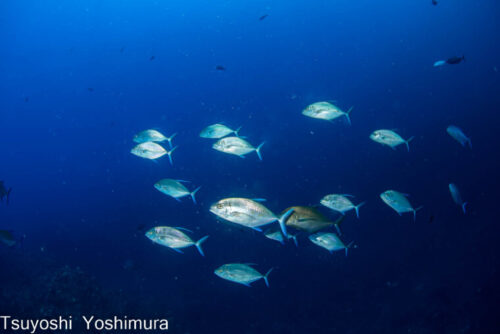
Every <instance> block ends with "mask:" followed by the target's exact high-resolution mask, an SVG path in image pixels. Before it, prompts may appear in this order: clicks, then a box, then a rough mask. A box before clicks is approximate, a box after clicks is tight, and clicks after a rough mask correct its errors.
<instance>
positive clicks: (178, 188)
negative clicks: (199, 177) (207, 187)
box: [155, 179, 201, 204]
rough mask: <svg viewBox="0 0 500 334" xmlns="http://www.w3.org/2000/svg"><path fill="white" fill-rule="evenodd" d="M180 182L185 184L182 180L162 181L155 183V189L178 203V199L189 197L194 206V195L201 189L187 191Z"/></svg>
mask: <svg viewBox="0 0 500 334" xmlns="http://www.w3.org/2000/svg"><path fill="white" fill-rule="evenodd" d="M181 182H187V181H183V180H173V179H163V180H160V181H158V182H156V183H155V188H156V189H157V190H159V191H160V192H162V193H164V194H165V195H168V196H171V197H173V198H175V199H176V200H178V201H179V198H181V197H184V196H191V199H192V200H193V202H194V204H196V198H195V197H194V195H195V194H196V192H198V190H200V188H201V187H198V188H196V189H195V190H193V191H189V190H188V189H187V188H186V187H185V186H184V185H183V184H182V183H181Z"/></svg>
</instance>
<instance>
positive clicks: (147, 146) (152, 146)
mask: <svg viewBox="0 0 500 334" xmlns="http://www.w3.org/2000/svg"><path fill="white" fill-rule="evenodd" d="M176 149H177V146H176V147H174V148H173V149H171V150H170V151H167V150H165V148H163V146H161V145H159V144H157V143H154V142H151V141H148V142H145V143H141V144H139V145H137V146H135V147H134V148H133V149H132V150H131V151H130V153H132V154H134V155H137V156H138V157H141V158H144V159H149V160H155V159H158V158H161V157H162V156H164V155H165V154H167V155H168V158H169V160H170V164H171V165H173V164H174V163H173V161H172V152H174V151H175V150H176Z"/></svg>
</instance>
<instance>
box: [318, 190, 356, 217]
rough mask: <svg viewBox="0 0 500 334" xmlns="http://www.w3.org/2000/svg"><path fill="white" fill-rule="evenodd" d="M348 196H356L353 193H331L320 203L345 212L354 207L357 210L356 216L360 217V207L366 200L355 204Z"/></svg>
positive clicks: (342, 212)
mask: <svg viewBox="0 0 500 334" xmlns="http://www.w3.org/2000/svg"><path fill="white" fill-rule="evenodd" d="M347 197H354V196H352V195H339V194H330V195H326V196H325V197H323V198H322V199H321V201H320V203H321V204H322V205H324V206H326V207H327V208H329V209H332V210H335V211H338V212H340V213H341V214H343V215H344V214H345V213H346V212H347V211H349V210H352V209H354V210H355V211H356V216H357V217H358V219H359V208H360V207H362V206H363V205H364V204H365V202H361V203H359V204H358V205H354V204H353V203H352V202H351V200H350V199H349V198H347Z"/></svg>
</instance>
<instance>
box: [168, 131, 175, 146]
mask: <svg viewBox="0 0 500 334" xmlns="http://www.w3.org/2000/svg"><path fill="white" fill-rule="evenodd" d="M175 136H177V132H176V133H174V134H173V135H171V136H170V137H167V141H168V145H170V148H172V139H174V137H175Z"/></svg>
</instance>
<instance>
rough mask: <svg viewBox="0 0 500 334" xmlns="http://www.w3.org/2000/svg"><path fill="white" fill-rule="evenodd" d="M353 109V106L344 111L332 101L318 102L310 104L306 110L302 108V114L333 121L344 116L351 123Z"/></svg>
mask: <svg viewBox="0 0 500 334" xmlns="http://www.w3.org/2000/svg"><path fill="white" fill-rule="evenodd" d="M351 111H352V107H351V108H349V110H348V111H342V110H341V109H340V108H339V107H337V106H336V105H334V104H332V103H330V102H316V103H313V104H310V105H308V106H307V107H306V108H305V109H304V110H302V115H304V116H307V117H312V118H317V119H322V120H325V121H332V120H334V119H336V118H338V117H341V116H344V117H345V118H346V119H347V122H348V123H349V125H350V124H351V117H350V116H349V114H350V113H351Z"/></svg>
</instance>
